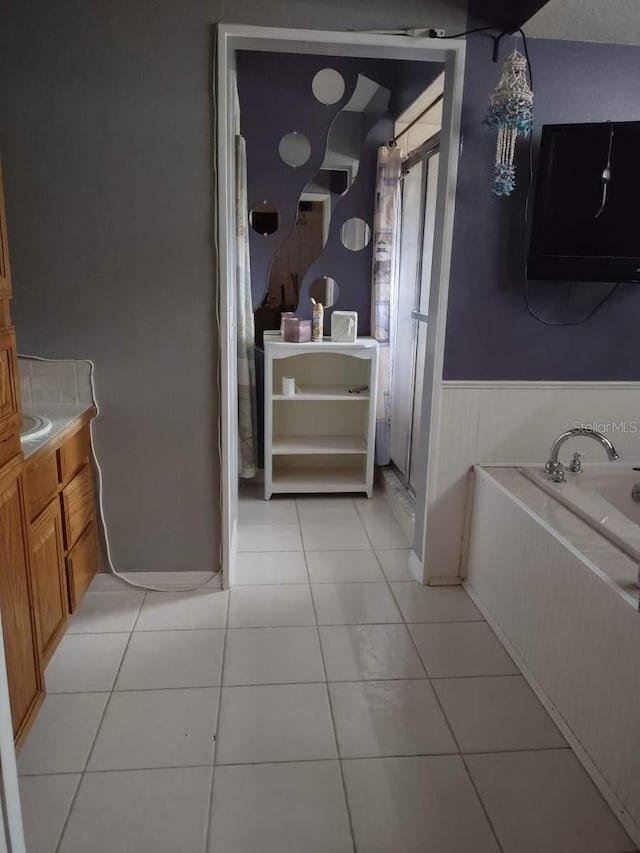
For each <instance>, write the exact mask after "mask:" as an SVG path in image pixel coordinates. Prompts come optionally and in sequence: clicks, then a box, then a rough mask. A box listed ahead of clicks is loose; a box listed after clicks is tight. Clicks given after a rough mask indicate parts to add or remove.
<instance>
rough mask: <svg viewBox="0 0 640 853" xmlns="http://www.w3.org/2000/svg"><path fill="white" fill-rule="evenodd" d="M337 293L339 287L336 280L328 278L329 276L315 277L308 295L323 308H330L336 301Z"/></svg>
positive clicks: (338, 292) (338, 293)
mask: <svg viewBox="0 0 640 853" xmlns="http://www.w3.org/2000/svg"><path fill="white" fill-rule="evenodd" d="M339 295H340V288H339V287H338V285H337V283H336V280H335V279H333V278H329V276H323V277H322V278H316V279H315V280H314V281H313V282H312V283H311V287H310V288H309V296H310V297H311V298H312V299H315V300H316V302H319V303H320V304H321V305H323V306H324V307H325V308H331V306H332V305H335V304H336V302H337V301H338V297H339Z"/></svg>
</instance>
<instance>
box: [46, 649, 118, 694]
mask: <svg viewBox="0 0 640 853" xmlns="http://www.w3.org/2000/svg"><path fill="white" fill-rule="evenodd" d="M128 641H129V634H66V635H65V636H64V637H63V638H62V640H61V641H60V645H59V646H58V648H57V649H56V651H55V653H54V655H53V657H52V658H51V660H50V661H49V664H48V666H47V669H46V671H45V681H46V685H47V693H99V692H104V691H106V692H109V691H110V690H111V689H112V688H113V682H114V681H115V679H116V675H117V673H118V667H119V666H120V661H121V660H122V655H123V654H124V650H125V648H126V646H127V642H128Z"/></svg>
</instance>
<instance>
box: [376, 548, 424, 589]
mask: <svg viewBox="0 0 640 853" xmlns="http://www.w3.org/2000/svg"><path fill="white" fill-rule="evenodd" d="M410 554H411V549H410V548H397V549H395V550H393V551H376V557H377V558H378V561H379V563H380V565H381V566H382V571H383V572H384V573H385V576H386V578H387V580H388V581H413V580H415V578H414V577H413V575H412V574H411V570H410V569H409V555H410Z"/></svg>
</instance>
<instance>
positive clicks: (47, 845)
mask: <svg viewBox="0 0 640 853" xmlns="http://www.w3.org/2000/svg"><path fill="white" fill-rule="evenodd" d="M79 781H80V775H79V774H75V773H65V774H63V775H60V776H58V775H54V776H21V777H20V800H21V805H22V823H23V826H24V836H25V842H26V846H27V851H28V853H55V851H56V849H57V847H58V841H59V840H60V835H61V834H62V828H63V827H64V822H65V820H66V819H67V815H68V814H69V808H70V807H71V801H72V800H73V795H74V794H75V792H76V788H77V787H78V782H79Z"/></svg>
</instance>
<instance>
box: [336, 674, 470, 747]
mask: <svg viewBox="0 0 640 853" xmlns="http://www.w3.org/2000/svg"><path fill="white" fill-rule="evenodd" d="M329 692H330V695H331V706H332V708H333V718H334V720H335V724H336V733H337V736H338V750H339V752H340V755H341V757H342V758H362V757H377V756H384V755H421V754H424V755H427V754H430V753H432V754H435V753H444V752H457V751H458V749H457V747H456V744H455V741H454V739H453V737H452V736H451V732H450V731H449V728H448V726H447V723H446V720H445V718H444V715H443V713H442V711H441V710H440V706H439V705H438V701H437V699H436V696H435V693H434V692H433V688H432V687H431V685H430V684H429V682H428V681H426V680H425V681H367V682H363V681H360V682H349V683H344V684H330V685H329Z"/></svg>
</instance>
